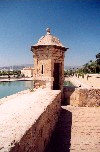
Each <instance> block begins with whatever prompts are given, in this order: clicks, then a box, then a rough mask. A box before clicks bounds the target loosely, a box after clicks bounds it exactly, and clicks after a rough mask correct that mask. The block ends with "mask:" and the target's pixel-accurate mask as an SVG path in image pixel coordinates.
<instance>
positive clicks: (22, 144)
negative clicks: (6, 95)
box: [0, 89, 61, 152]
mask: <svg viewBox="0 0 100 152" xmlns="http://www.w3.org/2000/svg"><path fill="white" fill-rule="evenodd" d="M60 100H61V92H60V91H59V90H46V89H38V90H37V91H35V92H29V93H27V94H23V95H20V96H17V97H15V98H12V99H9V100H8V101H7V102H4V103H3V104H2V105H1V106H0V151H2V152H4V151H6V152H7V151H14V152H15V151H27V150H28V149H31V151H34V152H35V151H37V152H38V151H39V152H42V151H43V150H44V148H45V146H46V144H47V143H48V141H49V137H50V135H51V133H52V131H53V129H54V126H55V123H56V121H57V118H58V113H59V111H60ZM40 135H41V137H40ZM40 139H41V140H40ZM40 141H41V142H40ZM39 142H40V144H39ZM39 145H40V147H39Z"/></svg>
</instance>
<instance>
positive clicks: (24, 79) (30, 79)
mask: <svg viewBox="0 0 100 152" xmlns="http://www.w3.org/2000/svg"><path fill="white" fill-rule="evenodd" d="M32 80H33V77H32V78H15V79H14V78H11V79H8V78H5V79H0V82H13V81H32Z"/></svg>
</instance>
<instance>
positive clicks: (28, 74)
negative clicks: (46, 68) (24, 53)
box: [21, 67, 34, 77]
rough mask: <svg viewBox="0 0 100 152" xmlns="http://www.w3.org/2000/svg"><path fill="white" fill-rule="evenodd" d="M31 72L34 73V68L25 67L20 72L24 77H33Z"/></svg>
mask: <svg viewBox="0 0 100 152" xmlns="http://www.w3.org/2000/svg"><path fill="white" fill-rule="evenodd" d="M33 71H34V68H32V67H25V68H23V69H22V70H21V74H23V75H24V76H25V77H33Z"/></svg>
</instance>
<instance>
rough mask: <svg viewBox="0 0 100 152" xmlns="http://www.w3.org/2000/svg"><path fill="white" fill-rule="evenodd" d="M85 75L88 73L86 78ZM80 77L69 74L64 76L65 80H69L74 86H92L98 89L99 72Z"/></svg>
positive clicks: (99, 86)
mask: <svg viewBox="0 0 100 152" xmlns="http://www.w3.org/2000/svg"><path fill="white" fill-rule="evenodd" d="M87 75H89V77H88V79H87ZM87 75H85V76H84V78H82V77H79V78H78V77H76V76H71V77H66V78H65V81H71V82H72V83H73V84H74V85H75V86H77V87H82V88H87V89H90V88H94V89H97V88H99V89H100V74H87Z"/></svg>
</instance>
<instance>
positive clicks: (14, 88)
mask: <svg viewBox="0 0 100 152" xmlns="http://www.w3.org/2000/svg"><path fill="white" fill-rule="evenodd" d="M33 86H34V82H33V81H14V82H0V98H3V97H6V96H9V95H12V94H15V93H17V92H19V91H23V90H26V89H29V88H33Z"/></svg>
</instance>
